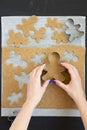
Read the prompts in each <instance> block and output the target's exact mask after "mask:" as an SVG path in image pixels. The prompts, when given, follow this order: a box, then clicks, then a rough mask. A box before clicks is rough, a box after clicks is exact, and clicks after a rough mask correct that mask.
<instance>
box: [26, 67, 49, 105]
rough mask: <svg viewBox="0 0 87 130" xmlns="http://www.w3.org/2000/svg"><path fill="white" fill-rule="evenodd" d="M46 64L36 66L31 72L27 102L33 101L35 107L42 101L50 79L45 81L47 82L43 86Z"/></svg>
mask: <svg viewBox="0 0 87 130" xmlns="http://www.w3.org/2000/svg"><path fill="white" fill-rule="evenodd" d="M44 67H45V64H43V65H41V66H38V67H36V68H35V69H34V70H33V71H32V72H31V73H30V79H29V83H28V88H27V99H26V102H27V104H28V103H31V104H32V105H33V106H34V107H36V106H37V104H38V103H39V102H40V100H41V98H42V96H43V95H44V92H45V90H46V88H47V86H48V84H49V80H47V81H45V83H44V84H43V85H42V86H41V74H42V70H43V69H44Z"/></svg>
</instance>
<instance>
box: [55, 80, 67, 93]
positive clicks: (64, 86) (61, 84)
mask: <svg viewBox="0 0 87 130" xmlns="http://www.w3.org/2000/svg"><path fill="white" fill-rule="evenodd" d="M55 82H56V84H57V85H58V86H59V87H61V88H62V89H64V90H65V91H67V86H66V85H65V84H64V83H62V82H61V81H59V80H55Z"/></svg>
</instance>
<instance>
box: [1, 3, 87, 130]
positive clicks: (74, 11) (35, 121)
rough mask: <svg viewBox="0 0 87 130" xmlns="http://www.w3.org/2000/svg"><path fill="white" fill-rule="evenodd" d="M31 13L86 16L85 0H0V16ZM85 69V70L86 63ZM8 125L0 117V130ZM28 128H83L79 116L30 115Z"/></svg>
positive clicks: (5, 118)
mask: <svg viewBox="0 0 87 130" xmlns="http://www.w3.org/2000/svg"><path fill="white" fill-rule="evenodd" d="M32 14H36V15H38V16H46V15H47V16H48V15H50V16H87V4H86V0H0V16H23V15H26V16H27V15H32ZM0 32H1V29H0ZM0 38H1V35H0ZM86 40H87V39H86ZM0 54H1V51H0ZM86 64H87V60H86ZM85 70H86V72H87V65H86V69H85ZM0 74H1V73H0ZM86 77H87V76H86ZM86 84H87V82H86ZM86 95H87V85H86ZM12 119H14V118H12ZM10 125H11V122H9V121H8V120H7V117H3V118H2V117H0V130H8V129H9V127H10ZM28 129H29V130H84V128H83V124H82V121H81V118H77V117H32V119H31V122H30V126H29V128H28Z"/></svg>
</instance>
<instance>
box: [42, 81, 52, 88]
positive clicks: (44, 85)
mask: <svg viewBox="0 0 87 130" xmlns="http://www.w3.org/2000/svg"><path fill="white" fill-rule="evenodd" d="M49 81H50V80H47V81H45V82H44V84H43V86H42V87H43V89H46V88H47V86H48V84H49Z"/></svg>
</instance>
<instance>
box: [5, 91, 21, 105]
mask: <svg viewBox="0 0 87 130" xmlns="http://www.w3.org/2000/svg"><path fill="white" fill-rule="evenodd" d="M22 97H23V93H21V92H20V93H15V92H13V93H12V94H11V96H8V97H7V99H8V100H9V101H10V105H12V104H13V103H18V102H19V100H20V98H22Z"/></svg>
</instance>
